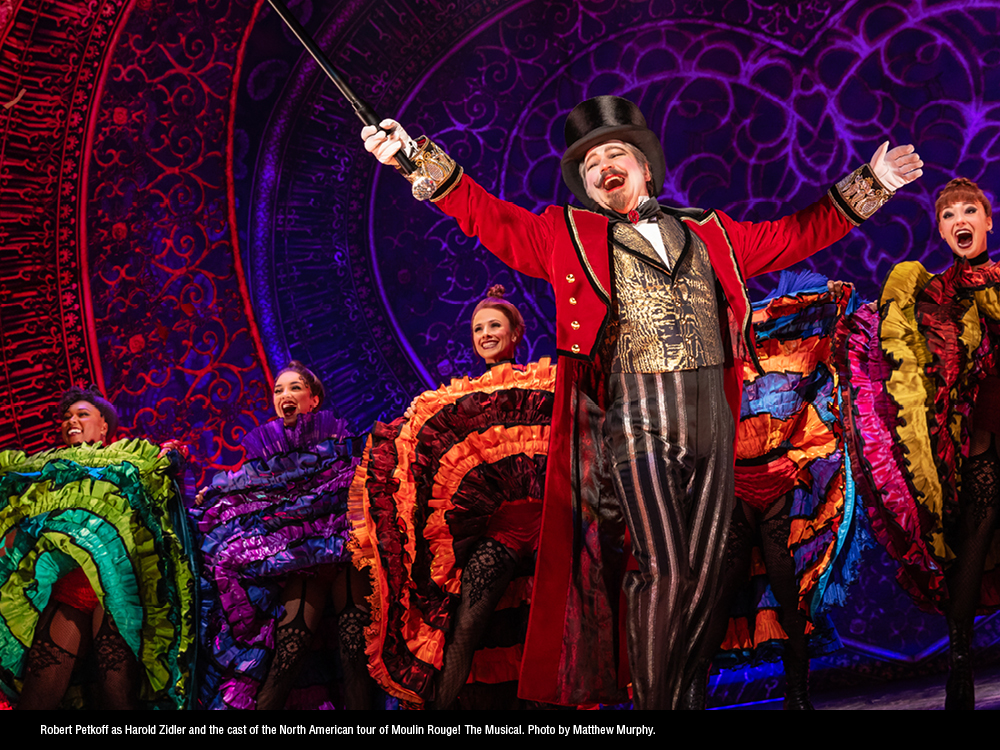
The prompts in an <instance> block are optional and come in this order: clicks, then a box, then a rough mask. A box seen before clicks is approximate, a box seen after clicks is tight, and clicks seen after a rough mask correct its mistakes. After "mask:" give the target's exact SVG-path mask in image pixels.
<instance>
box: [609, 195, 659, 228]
mask: <svg viewBox="0 0 1000 750" xmlns="http://www.w3.org/2000/svg"><path fill="white" fill-rule="evenodd" d="M597 210H598V212H599V213H601V214H604V215H605V216H607V217H608V221H610V222H611V223H612V224H617V223H618V222H627V223H629V224H638V223H639V222H640V221H656V217H657V214H659V213H660V204H659V203H657V202H656V198H648V199H647V200H646V201H644V202H643V203H642V205H640V206H639V207H638V208H633V209H632V210H631V211H629V212H628V213H627V214H620V213H618V212H617V211H612V210H610V209H607V208H602V207H600V206H598V208H597Z"/></svg>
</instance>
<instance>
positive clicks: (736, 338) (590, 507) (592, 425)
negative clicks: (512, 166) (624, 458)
mask: <svg viewBox="0 0 1000 750" xmlns="http://www.w3.org/2000/svg"><path fill="white" fill-rule="evenodd" d="M437 205H438V207H440V208H441V209H442V210H443V211H444V212H445V213H446V214H449V215H450V216H453V217H454V218H455V219H457V220H458V223H459V225H460V226H461V228H462V231H464V232H465V233H466V234H467V235H469V236H476V237H478V238H479V239H480V241H482V243H483V245H484V246H485V247H486V248H487V249H488V250H489V251H490V252H492V253H493V254H494V255H496V256H497V257H498V258H500V260H502V261H503V262H504V263H506V264H507V265H509V266H510V267H511V268H513V269H515V270H517V271H519V272H520V273H523V274H527V275H528V276H534V277H537V278H542V279H546V280H547V281H548V282H549V283H550V284H552V287H553V289H554V291H555V298H556V346H557V350H558V352H559V355H560V359H559V367H558V372H557V376H556V394H555V406H554V410H553V421H552V430H551V442H550V445H549V459H548V470H547V471H548V473H547V479H546V482H545V508H544V511H543V517H542V531H541V540H540V543H539V551H538V564H537V567H536V572H535V588H534V592H533V595H532V606H531V620H530V624H529V627H528V640H527V643H526V645H525V654H524V659H523V661H522V666H521V682H520V691H519V692H520V695H521V697H523V698H529V699H533V700H540V701H545V702H549V703H561V704H566V705H578V704H581V703H592V702H618V701H621V700H622V699H623V698H624V694H623V692H622V690H621V688H620V684H624V682H622V681H621V680H620V675H619V674H618V672H619V653H618V651H619V641H618V635H617V630H618V628H617V624H618V603H619V596H620V594H619V588H620V582H621V576H622V574H623V572H624V570H623V567H624V566H623V563H624V552H623V550H622V544H623V540H622V537H623V534H624V528H625V526H624V522H623V521H622V517H621V513H620V509H618V507H617V506H618V503H617V500H616V498H615V496H614V491H613V489H612V486H611V482H610V479H609V477H608V474H607V472H608V468H607V466H606V464H605V463H604V461H603V457H602V455H601V454H602V452H603V444H602V443H603V435H602V424H601V423H602V421H603V410H604V408H605V399H604V372H603V370H602V367H601V363H600V361H599V358H598V357H597V356H596V355H597V352H598V351H599V348H600V344H601V341H602V338H603V336H604V331H605V328H606V327H607V325H608V323H609V322H610V321H611V319H612V318H611V316H612V314H613V312H612V311H613V295H614V287H613V283H612V269H613V264H612V260H611V252H612V249H611V247H612V245H611V241H610V227H609V224H608V220H607V218H605V217H604V216H601V215H600V214H596V213H592V212H590V211H585V210H582V209H577V208H571V207H566V208H563V207H558V206H550V207H549V208H547V209H545V211H543V212H542V214H541V215H535V214H532V213H531V212H530V211H526V210H525V209H523V208H519V207H517V206H514V205H512V204H510V203H506V202H504V201H502V200H499V199H498V198H495V197H493V196H492V195H490V194H489V193H487V192H486V191H485V190H484V189H483V188H482V187H481V186H479V185H478V184H476V182H474V181H473V180H472V179H470V178H469V176H468V175H463V176H462V177H461V180H460V182H459V183H458V185H457V186H456V187H455V189H454V190H452V191H451V192H450V193H449V194H448V195H446V196H445V197H444V198H442V199H440V200H439V201H438V202H437ZM678 218H679V219H680V220H681V221H683V222H685V223H686V224H687V226H688V227H689V228H690V229H691V231H693V232H694V233H695V234H697V235H698V236H699V237H701V239H702V240H703V241H704V243H705V246H706V247H707V249H708V255H709V258H710V260H711V263H712V267H713V269H714V271H715V275H716V278H717V279H718V282H719V288H721V290H722V292H723V294H722V295H719V297H720V299H719V305H720V310H719V321H720V325H721V326H722V329H723V330H722V337H723V344H724V345H725V343H726V342H729V346H728V347H727V349H728V352H729V353H731V356H730V354H729V353H727V357H726V363H725V387H726V397H727V400H728V402H729V407H730V409H731V410H732V413H733V423H734V424H737V425H738V424H739V414H740V398H741V395H742V373H743V359H744V358H745V357H747V356H751V355H749V354H748V353H749V352H753V346H752V341H751V337H752V336H753V331H752V328H751V325H750V314H751V309H750V299H749V297H748V296H747V288H746V283H745V279H747V278H749V277H750V276H754V275H756V274H761V273H767V272H769V271H780V270H782V269H784V268H787V267H788V266H790V265H792V264H793V263H796V262H797V261H800V260H802V259H803V258H807V257H808V256H810V255H812V254H813V253H814V252H816V251H817V250H820V249H822V248H824V247H826V246H828V245H830V244H831V243H833V242H836V241H837V240H839V239H840V238H841V237H843V236H844V235H845V234H847V232H849V231H850V230H851V229H852V228H853V227H854V224H853V223H852V222H851V221H849V220H848V219H846V218H845V217H844V215H843V214H842V213H841V212H840V211H838V210H837V208H835V207H834V205H833V202H832V201H831V199H830V198H829V196H827V197H824V198H823V199H822V200H820V201H819V202H817V203H814V204H813V205H811V206H809V207H808V208H806V209H804V210H802V211H799V212H798V213H795V214H793V215H791V216H788V217H785V218H783V219H779V220H777V221H769V222H762V223H759V224H752V223H749V222H737V221H733V220H732V219H731V218H729V217H728V216H726V215H725V214H724V213H722V212H721V211H700V210H686V211H683V212H681V214H680V215H678ZM723 308H725V309H723ZM727 323H728V325H727Z"/></svg>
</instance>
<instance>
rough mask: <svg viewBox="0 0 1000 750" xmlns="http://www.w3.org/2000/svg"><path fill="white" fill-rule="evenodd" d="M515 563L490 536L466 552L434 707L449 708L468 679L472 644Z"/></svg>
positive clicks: (510, 553) (483, 625)
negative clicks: (449, 638)
mask: <svg viewBox="0 0 1000 750" xmlns="http://www.w3.org/2000/svg"><path fill="white" fill-rule="evenodd" d="M516 566H517V558H516V557H515V556H514V554H513V553H512V552H511V551H510V550H508V549H507V548H506V547H505V546H503V545H502V544H500V542H497V541H495V540H493V539H483V540H482V541H481V542H479V544H478V545H477V546H476V548H475V549H474V550H473V552H472V554H471V555H470V556H469V561H468V562H467V563H466V564H465V568H464V569H463V570H462V599H461V601H460V602H459V605H458V613H457V615H456V617H455V628H454V630H453V631H452V636H451V642H450V643H449V644H448V648H447V649H446V650H445V654H444V666H443V668H442V670H441V674H439V675H438V680H437V686H436V694H435V700H434V706H433V707H434V708H436V709H445V708H450V707H451V706H452V704H453V703H454V702H455V699H456V698H457V697H458V693H459V691H460V690H461V689H462V686H463V685H464V684H465V682H466V680H468V679H469V670H470V669H472V657H473V655H474V654H475V651H476V647H477V646H478V645H479V641H480V639H481V638H482V636H483V632H484V631H485V629H486V625H487V623H488V621H489V618H490V615H492V614H493V610H495V609H496V606H497V603H498V602H499V601H500V598H501V597H502V596H503V592H504V591H505V590H506V588H507V584H509V583H510V580H511V578H512V577H513V575H514V568H515V567H516Z"/></svg>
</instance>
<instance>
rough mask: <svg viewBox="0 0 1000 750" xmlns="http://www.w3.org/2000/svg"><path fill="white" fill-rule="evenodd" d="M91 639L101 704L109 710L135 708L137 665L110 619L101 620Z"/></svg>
mask: <svg viewBox="0 0 1000 750" xmlns="http://www.w3.org/2000/svg"><path fill="white" fill-rule="evenodd" d="M101 619H102V622H101V626H100V628H99V629H98V631H97V635H95V636H94V653H95V655H96V657H97V682H98V687H99V688H100V693H101V698H102V700H103V701H104V705H103V706H101V707H102V708H104V709H106V710H111V711H132V710H135V709H137V708H138V707H139V703H138V697H139V663H138V662H137V661H136V658H135V655H134V654H133V653H132V649H130V648H129V646H128V643H126V642H125V639H124V638H122V636H121V633H119V632H118V629H117V628H116V627H115V624H114V623H113V622H112V621H111V618H110V617H108V616H106V615H105V616H104V617H102V618H101Z"/></svg>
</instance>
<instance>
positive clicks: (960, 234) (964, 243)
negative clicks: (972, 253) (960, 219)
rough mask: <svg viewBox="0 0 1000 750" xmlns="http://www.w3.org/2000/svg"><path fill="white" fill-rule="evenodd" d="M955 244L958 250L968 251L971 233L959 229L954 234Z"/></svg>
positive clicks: (970, 243)
mask: <svg viewBox="0 0 1000 750" xmlns="http://www.w3.org/2000/svg"><path fill="white" fill-rule="evenodd" d="M955 242H956V244H957V245H958V248H959V249H960V250H968V249H969V248H970V247H972V232H970V231H969V230H968V229H959V230H958V231H957V232H956V233H955Z"/></svg>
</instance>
